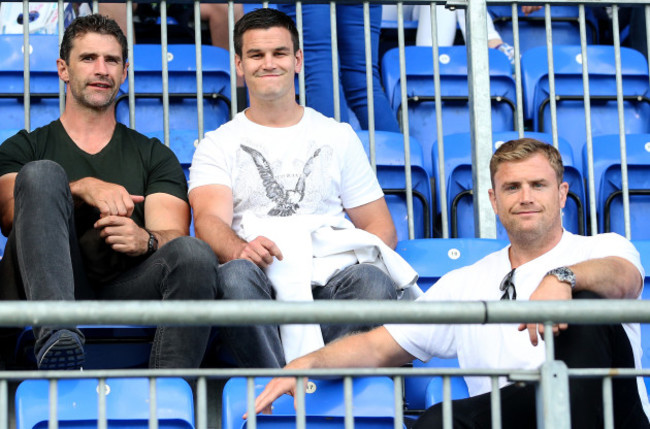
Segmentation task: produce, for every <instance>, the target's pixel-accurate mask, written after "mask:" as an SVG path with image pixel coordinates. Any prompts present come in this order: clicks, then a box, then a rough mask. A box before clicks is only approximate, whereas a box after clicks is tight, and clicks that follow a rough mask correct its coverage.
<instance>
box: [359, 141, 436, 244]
mask: <svg viewBox="0 0 650 429" xmlns="http://www.w3.org/2000/svg"><path fill="white" fill-rule="evenodd" d="M357 135H358V136H359V139H360V140H361V142H362V143H363V147H364V149H365V150H366V153H367V154H369V151H370V149H369V147H370V146H369V145H370V143H369V135H368V132H367V131H357ZM410 148H411V152H410V153H411V184H412V189H413V215H414V219H413V227H414V234H415V238H428V237H430V236H431V182H430V178H429V175H428V174H427V171H426V170H425V168H424V157H423V156H422V148H421V147H420V144H419V143H418V141H417V140H416V139H414V138H412V139H411V140H410ZM375 151H376V156H375V159H376V162H377V178H378V180H379V184H380V185H381V187H382V189H383V190H384V193H385V194H386V203H387V204H388V208H389V209H390V212H391V215H392V216H393V222H394V223H395V228H396V229H397V238H398V240H407V239H408V216H407V212H406V179H405V177H404V136H403V135H402V134H400V133H391V132H388V131H376V132H375Z"/></svg>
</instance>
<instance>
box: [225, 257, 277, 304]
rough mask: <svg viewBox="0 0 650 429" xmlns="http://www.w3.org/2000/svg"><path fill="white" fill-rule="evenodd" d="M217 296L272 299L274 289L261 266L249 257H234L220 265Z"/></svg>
mask: <svg viewBox="0 0 650 429" xmlns="http://www.w3.org/2000/svg"><path fill="white" fill-rule="evenodd" d="M217 298H221V299H270V298H272V289H271V287H270V284H269V281H268V279H267V277H266V275H265V274H264V272H263V271H262V269H261V268H260V267H258V266H257V265H255V264H254V263H253V262H251V261H249V260H247V259H234V260H232V261H228V262H226V263H225V264H223V265H221V266H220V267H219V283H218V286H217Z"/></svg>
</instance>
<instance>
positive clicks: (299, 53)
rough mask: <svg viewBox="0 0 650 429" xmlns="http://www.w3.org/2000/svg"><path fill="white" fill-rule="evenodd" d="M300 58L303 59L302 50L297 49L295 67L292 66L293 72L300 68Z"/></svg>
mask: <svg viewBox="0 0 650 429" xmlns="http://www.w3.org/2000/svg"><path fill="white" fill-rule="evenodd" d="M302 60H303V54H302V51H301V50H300V49H298V50H297V51H296V67H294V72H295V73H300V70H302Z"/></svg>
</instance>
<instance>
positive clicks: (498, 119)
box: [381, 46, 516, 148]
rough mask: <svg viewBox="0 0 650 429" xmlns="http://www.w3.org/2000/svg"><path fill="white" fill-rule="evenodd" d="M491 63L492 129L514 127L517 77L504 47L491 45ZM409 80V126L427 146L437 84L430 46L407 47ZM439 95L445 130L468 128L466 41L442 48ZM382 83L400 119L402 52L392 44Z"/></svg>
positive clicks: (433, 130)
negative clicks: (462, 43) (460, 44)
mask: <svg viewBox="0 0 650 429" xmlns="http://www.w3.org/2000/svg"><path fill="white" fill-rule="evenodd" d="M488 51H489V62H490V95H491V97H492V129H493V130H494V131H508V130H513V129H514V111H515V104H514V103H515V101H514V100H516V90H515V82H514V80H513V78H512V71H511V65H510V62H509V61H508V58H507V57H506V55H505V54H504V53H503V52H500V51H498V50H496V49H488ZM405 56H406V79H407V90H406V92H407V97H408V113H409V131H410V133H411V135H412V136H413V137H415V138H417V139H418V140H419V141H420V142H422V144H423V147H424V148H427V147H429V144H430V142H431V141H433V140H434V139H435V138H436V135H437V134H436V133H437V131H436V129H437V127H436V116H435V103H434V85H433V61H432V57H431V48H429V47H424V46H407V47H406V49H405ZM438 62H439V65H440V96H441V97H442V103H443V107H442V121H443V127H444V130H443V132H444V134H445V135H447V134H453V133H460V132H469V129H470V123H469V97H468V83H467V81H468V78H467V71H468V70H467V52H466V48H465V46H448V47H441V48H440V51H439V57H438ZM381 70H382V82H383V85H384V89H385V91H386V93H387V95H388V100H389V102H390V104H391V107H392V108H393V109H394V110H395V112H396V114H397V115H398V116H397V117H398V120H401V114H400V113H399V112H400V110H401V109H402V108H404V106H402V105H401V103H402V100H401V95H400V94H401V93H400V91H401V90H400V85H401V82H400V70H399V51H398V49H391V50H389V51H388V52H386V54H385V55H384V57H383V58H382V64H381Z"/></svg>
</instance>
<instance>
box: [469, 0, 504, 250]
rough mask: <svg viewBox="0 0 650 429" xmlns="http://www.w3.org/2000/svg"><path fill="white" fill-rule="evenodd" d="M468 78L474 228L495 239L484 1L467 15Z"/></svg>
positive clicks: (471, 5)
mask: <svg viewBox="0 0 650 429" xmlns="http://www.w3.org/2000/svg"><path fill="white" fill-rule="evenodd" d="M465 18H466V24H465V28H466V31H467V39H468V40H469V43H468V44H467V57H468V58H467V65H468V78H469V107H470V132H471V137H472V181H473V183H474V225H475V231H476V236H477V237H482V238H496V235H497V229H496V219H495V216H494V212H493V211H492V205H491V204H490V200H489V197H488V189H490V187H491V185H490V171H489V162H490V157H491V156H492V115H491V113H492V102H491V99H490V67H489V64H488V52H487V24H486V20H487V6H486V2H485V0H472V1H470V2H468V5H467V13H466V14H465Z"/></svg>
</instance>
